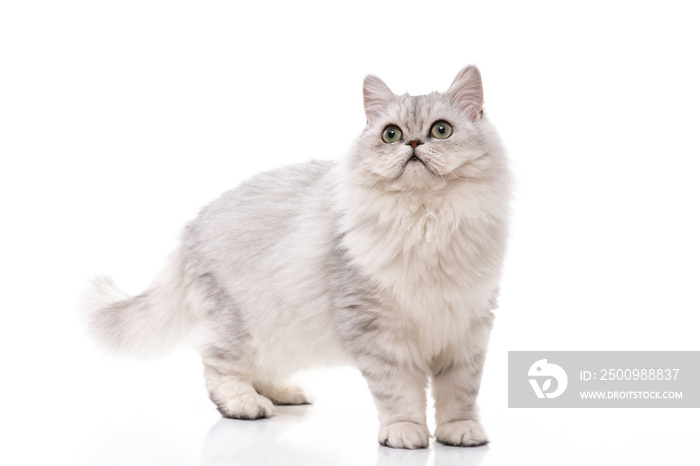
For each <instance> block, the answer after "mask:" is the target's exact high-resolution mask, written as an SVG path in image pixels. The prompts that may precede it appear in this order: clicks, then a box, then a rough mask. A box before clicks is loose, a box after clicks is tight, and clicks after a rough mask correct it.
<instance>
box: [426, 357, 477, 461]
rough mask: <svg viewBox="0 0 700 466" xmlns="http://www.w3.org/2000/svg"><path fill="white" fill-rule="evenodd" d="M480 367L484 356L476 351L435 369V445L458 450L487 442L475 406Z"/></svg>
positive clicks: (433, 383) (433, 381)
mask: <svg viewBox="0 0 700 466" xmlns="http://www.w3.org/2000/svg"><path fill="white" fill-rule="evenodd" d="M483 365H484V353H483V352H479V353H477V354H475V355H472V356H470V357H465V358H464V359H462V360H460V361H451V362H449V363H447V364H446V365H445V366H444V367H440V368H437V369H436V370H435V373H434V374H433V379H432V386H433V396H434V398H435V422H436V429H435V438H436V440H437V441H438V442H440V443H443V444H445V445H453V446H460V447H476V446H479V445H485V444H486V443H488V438H487V437H486V434H485V433H484V429H483V427H482V426H481V423H480V422H479V414H478V409H477V406H476V398H477V396H478V394H479V385H480V383H481V371H482V368H483Z"/></svg>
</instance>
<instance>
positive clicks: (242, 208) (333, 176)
mask: <svg viewBox="0 0 700 466" xmlns="http://www.w3.org/2000/svg"><path fill="white" fill-rule="evenodd" d="M363 96H364V108H365V114H366V117H367V125H366V127H365V128H364V131H362V133H361V134H360V136H359V138H358V139H357V141H356V142H355V144H354V145H353V146H352V148H351V150H350V151H349V153H348V154H347V156H346V157H344V158H343V159H342V160H341V161H339V162H330V161H311V162H308V163H302V164H297V165H291V166H287V167H284V168H280V169H276V170H272V171H269V172H266V173H263V174H260V175H258V176H255V177H254V178H252V179H250V180H248V181H246V182H244V183H242V184H241V185H240V186H239V187H237V188H235V189H233V190H231V191H229V192H227V193H225V194H224V195H223V196H221V197H220V198H219V199H218V200H215V201H214V202H212V203H211V204H209V205H208V206H207V207H205V208H204V209H203V210H202V211H201V212H200V214H199V216H198V217H197V218H196V219H195V220H194V221H192V222H191V223H189V224H188V225H187V226H186V228H185V230H184V233H183V235H182V241H181V244H180V246H179V247H178V248H177V250H176V251H175V253H174V254H173V255H172V256H171V257H170V259H169V261H168V264H167V266H166V267H165V269H164V271H163V272H162V273H161V275H160V276H159V277H158V278H157V279H156V281H155V282H154V283H153V285H152V286H151V287H150V288H149V289H148V290H147V291H145V292H144V293H142V294H140V295H138V296H134V297H130V296H128V295H126V294H124V293H123V292H121V291H119V290H118V289H117V288H116V287H115V286H114V284H113V282H112V281H111V279H109V278H107V277H98V278H96V279H94V280H93V285H94V286H93V287H92V288H91V291H90V292H89V295H88V296H87V297H86V302H85V303H86V306H87V308H88V311H89V313H88V324H89V327H90V329H91V331H92V332H93V333H94V334H95V335H96V336H97V337H98V338H99V339H100V340H101V341H102V342H103V343H104V344H106V346H107V347H109V348H111V349H113V350H116V351H119V352H125V353H135V354H146V353H149V352H152V351H157V350H159V349H167V348H168V347H170V346H171V345H173V344H174V343H176V342H177V341H179V340H181V339H182V338H184V337H185V336H186V335H187V334H188V333H189V332H190V331H191V330H192V329H194V328H196V329H197V335H198V341H199V344H198V346H199V351H200V353H201V356H202V361H203V364H204V376H205V382H206V387H207V389H208V391H209V394H210V398H211V400H212V401H213V402H214V404H215V405H216V407H217V408H218V410H219V411H220V412H221V414H222V415H223V416H225V417H230V418H237V419H258V418H266V417H269V416H271V415H272V414H273V411H274V409H273V405H287V404H289V405H297V404H305V403H308V402H309V401H310V398H309V396H308V395H307V394H306V393H305V392H304V390H302V389H300V388H298V387H295V386H293V385H289V384H288V383H287V380H288V378H289V377H290V376H291V375H292V374H294V373H295V372H297V371H299V370H302V369H305V368H309V367H312V366H324V365H333V364H354V365H355V366H356V367H358V368H359V370H360V371H361V372H362V374H363V375H364V377H365V379H366V381H367V384H368V386H369V389H370V391H371V393H372V395H373V398H374V400H375V404H376V407H377V410H378V413H379V424H380V431H379V437H378V440H379V443H380V444H382V445H386V446H389V447H394V448H410V449H413V448H424V447H427V446H428V444H429V439H430V432H429V430H428V427H427V424H426V392H427V387H428V383H429V380H430V381H431V386H432V394H433V396H434V399H435V412H436V429H435V438H436V440H437V441H439V442H441V443H443V444H447V445H455V446H465V447H468V446H477V445H483V444H485V443H487V442H488V440H487V437H486V435H485V433H484V430H483V428H482V426H481V424H480V421H479V416H478V411H477V406H476V398H477V394H478V392H479V385H480V380H481V372H482V367H483V364H484V357H485V353H486V348H487V342H488V338H489V334H490V331H491V326H492V321H493V312H492V311H493V309H494V308H495V307H496V298H497V295H498V289H499V279H500V274H501V268H502V263H503V260H504V255H505V249H506V240H507V223H508V222H507V221H508V202H509V198H510V185H511V176H510V174H509V170H508V166H507V160H506V156H505V153H504V150H503V148H502V145H501V143H500V141H499V138H498V136H497V134H496V132H495V130H494V128H493V126H492V125H491V124H490V123H489V122H488V120H487V118H486V116H485V115H484V113H483V87H482V81H481V75H480V73H479V71H478V69H477V68H476V67H474V66H468V67H466V68H464V69H463V70H461V71H460V72H459V73H458V75H457V77H456V78H455V79H454V81H453V83H452V84H451V86H450V87H449V89H448V90H447V91H446V92H444V93H438V92H433V93H431V94H428V95H421V96H411V95H408V94H404V95H395V94H394V93H393V92H392V91H391V90H390V89H389V88H388V87H387V85H386V84H385V83H384V82H383V81H382V80H381V79H379V78H378V77H375V76H372V75H369V76H367V77H366V78H365V80H364V83H363Z"/></svg>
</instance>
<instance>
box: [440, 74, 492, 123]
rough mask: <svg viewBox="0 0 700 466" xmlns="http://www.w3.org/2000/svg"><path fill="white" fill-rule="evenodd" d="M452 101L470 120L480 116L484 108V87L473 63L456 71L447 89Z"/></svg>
mask: <svg viewBox="0 0 700 466" xmlns="http://www.w3.org/2000/svg"><path fill="white" fill-rule="evenodd" d="M447 95H449V96H450V98H451V99H452V103H454V104H455V105H456V106H458V107H459V108H461V109H462V110H464V111H465V112H466V113H467V115H469V119H470V120H471V121H475V120H477V119H479V118H480V117H481V111H482V110H483V109H484V88H483V86H482V84H481V73H479V70H478V69H477V68H476V66H474V65H469V66H467V67H466V68H464V69H462V71H460V72H459V73H457V77H456V78H455V80H454V81H452V85H451V86H450V88H449V89H448V90H447Z"/></svg>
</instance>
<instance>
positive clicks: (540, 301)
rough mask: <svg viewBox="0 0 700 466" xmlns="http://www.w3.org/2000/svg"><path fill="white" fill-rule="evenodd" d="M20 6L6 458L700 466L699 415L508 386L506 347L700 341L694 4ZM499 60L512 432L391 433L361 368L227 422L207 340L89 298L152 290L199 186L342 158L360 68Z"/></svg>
mask: <svg viewBox="0 0 700 466" xmlns="http://www.w3.org/2000/svg"><path fill="white" fill-rule="evenodd" d="M245 3H246V5H245V6H243V5H244V2H238V3H236V2H230V1H228V2H180V1H162V2H155V1H144V0H139V1H120V2H95V1H84V2H77V1H63V2H49V1H47V2H35V1H21V2H20V1H16V2H12V1H6V2H3V3H2V4H0V157H2V159H1V165H0V215H1V216H2V227H1V229H0V254H1V255H0V284H1V285H0V286H1V287H2V288H1V293H2V301H1V303H2V310H1V311H0V312H1V314H0V358H2V359H1V365H0V374H1V380H0V403H1V405H0V407H1V410H0V426H1V429H2V432H1V433H0V434H1V435H0V438H1V439H2V440H1V441H0V462H2V464H71V465H80V464H94V465H113V464H114V465H117V464H129V465H141V464H143V465H160V464H163V465H165V464H167V465H180V464H182V465H185V464H198V463H202V464H208V465H211V464H217V465H223V464H323V465H330V464H349V465H360V464H375V463H376V464H381V465H385V464H402V465H404V464H405V465H421V466H422V465H424V464H475V465H476V464H483V465H491V464H496V465H500V464H513V463H515V462H517V463H523V464H537V465H539V466H541V465H550V464H551V465H560V464H589V463H594V464H656V463H660V464H674V465H686V464H688V465H689V464H698V462H699V461H700V454H699V453H698V451H697V448H696V447H695V445H694V443H695V442H696V441H697V438H698V434H699V433H700V429H699V428H698V425H699V421H700V412H699V411H698V410H697V409H685V410H682V409H677V410H672V409H655V410H652V409H647V410H641V409H619V410H613V409H599V410H574V409H558V410H546V409H540V410H537V409H535V410H516V409H508V408H507V387H506V382H507V377H506V369H507V364H506V362H507V351H509V350H697V349H700V348H698V337H697V335H698V318H697V314H698V311H700V294H699V293H698V288H697V287H698V283H700V265H699V264H700V246H698V244H699V242H698V238H700V220H699V214H698V212H699V209H698V201H699V200H700V183H698V182H697V177H698V174H699V173H700V162H699V159H700V143H699V142H698V128H700V116H699V115H700V84H699V83H700V61H699V60H698V44H700V32H699V31H700V28H698V25H697V18H698V12H697V11H695V10H694V8H692V7H691V6H690V5H691V4H692V2H687V3H678V2H663V3H661V2H658V3H657V5H656V6H653V5H649V4H648V3H646V2H629V3H623V2H601V3H597V2H585V3H584V2H581V3H579V4H575V3H572V2H551V3H542V2H513V3H500V2H489V3H488V4H486V2H483V3H480V4H473V3H469V2H451V1H441V2H424V3H413V2H400V3H393V4H385V3H383V2H360V1H353V2H348V3H346V4H343V5H336V4H335V3H333V2H323V3H321V2H319V3H316V4H311V3H306V2H299V1H294V2H277V3H275V2H258V3H257V4H255V6H253V2H245ZM470 63H473V64H476V65H478V66H479V67H480V69H481V71H482V75H483V78H484V86H485V99H486V111H487V112H488V114H489V116H490V118H491V120H492V121H493V122H494V124H495V125H496V126H497V127H498V129H499V130H500V133H501V135H502V138H503V141H504V144H505V145H506V147H507V149H508V152H509V154H510V157H511V160H512V166H513V170H514V172H515V175H516V177H517V182H518V187H517V191H516V197H515V202H514V204H513V228H512V239H511V242H510V251H509V256H508V260H507V264H506V269H505V276H504V279H503V284H502V297H501V307H500V309H499V310H498V311H497V319H496V323H495V328H494V332H493V336H492V340H491V345H490V352H489V356H488V360H487V366H486V372H485V377H484V381H483V385H482V393H481V396H480V403H481V407H482V417H483V421H484V424H485V427H486V429H487V431H488V432H489V434H490V438H491V440H492V443H491V445H490V446H488V447H482V448H477V449H458V448H449V447H443V446H441V445H433V444H431V448H430V449H429V450H424V451H420V452H403V451H396V450H390V449H386V448H380V447H378V446H377V444H376V434H377V421H376V413H375V411H374V407H373V405H372V401H371V398H370V397H369V393H368V390H367V388H366V386H365V384H364V382H363V380H362V379H361V377H360V376H359V374H358V373H356V372H355V371H354V370H351V369H346V370H338V371H327V372H319V373H315V374H311V375H307V376H306V377H305V379H306V382H307V383H308V384H309V385H310V388H311V389H312V390H313V391H314V392H315V394H316V396H317V398H318V402H317V404H316V405H315V406H313V407H301V408H298V407H297V408H294V407H290V408H284V409H280V410H279V412H278V415H277V416H276V417H275V418H273V419H271V420H268V421H260V422H240V421H238V422H237V421H221V420H219V415H218V413H217V412H216V411H215V409H214V408H213V406H212V405H211V404H210V402H209V401H208V399H207V396H206V392H205V390H204V384H203V381H202V377H201V373H200V372H201V368H200V363H199V360H198V357H197V355H196V353H195V352H194V351H193V350H191V349H188V348H182V349H180V350H178V351H177V352H175V353H174V354H172V355H171V356H169V357H166V358H164V359H161V360H154V361H137V360H128V359H119V358H114V357H110V356H108V355H105V354H103V353H101V352H100V351H99V350H97V349H96V348H95V346H94V345H93V343H92V342H91V341H90V340H89V339H88V338H87V337H86V335H85V333H84V331H83V329H82V328H81V326H80V325H79V320H78V318H77V316H76V313H75V307H76V305H75V303H76V301H77V298H78V296H79V295H80V294H81V292H82V291H83V290H84V289H85V286H86V281H87V279H88V278H89V277H91V276H92V275H94V274H97V273H110V274H112V275H113V276H114V277H115V278H116V280H117V282H118V283H119V284H120V285H122V286H123V287H124V288H125V289H126V290H128V291H130V292H134V293H136V292H140V291H141V290H142V289H144V288H145V287H146V286H147V285H148V283H149V282H150V280H151V279H152V278H153V277H155V275H156V274H157V272H158V271H159V269H160V266H161V263H162V260H163V259H164V258H165V257H166V255H167V254H168V253H169V252H170V251H171V250H172V249H173V248H174V246H175V244H176V241H177V237H178V234H179V231H180V229H181V227H182V226H183V225H184V223H185V222H186V221H188V220H189V219H191V218H192V217H193V216H194V215H195V214H196V212H197V211H198V209H199V208H201V207H202V206H203V205H205V204H206V203H207V202H209V201H210V200H212V199H213V198H215V197H216V196H217V195H219V194H220V193H221V192H223V191H225V190H227V189H229V188H231V187H234V186H235V185H236V184H238V183H239V182H240V181H241V180H243V179H245V178H247V177H249V176H251V175H253V174H255V173H257V172H260V171H262V170H265V169H268V168H272V167H276V166H280V165H283V164H288V163H292V162H300V161H305V160H308V159H311V158H319V159H324V158H331V159H337V158H339V157H342V155H343V154H344V153H345V151H346V150H347V148H348V147H349V145H350V143H351V141H352V140H353V138H354V137H356V135H357V134H359V132H360V131H361V130H362V128H363V125H364V114H363V109H362V99H361V82H362V78H363V77H364V76H365V75H366V74H368V73H373V74H377V75H379V76H380V77H382V78H383V79H384V80H385V81H386V82H387V83H388V84H389V85H390V87H392V89H393V90H394V91H395V92H397V93H403V92H410V93H412V94H422V93H427V92H430V91H432V90H444V89H446V88H447V87H448V86H449V84H450V82H451V80H452V78H453V77H454V75H455V74H456V73H457V71H458V70H459V69H460V68H462V67H463V66H465V65H467V64H470Z"/></svg>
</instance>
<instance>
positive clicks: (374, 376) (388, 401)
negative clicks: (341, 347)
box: [358, 351, 430, 449]
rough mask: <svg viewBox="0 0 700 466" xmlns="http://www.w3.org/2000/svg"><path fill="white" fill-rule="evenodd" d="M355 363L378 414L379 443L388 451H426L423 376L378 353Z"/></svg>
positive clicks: (419, 372) (426, 436)
mask: <svg viewBox="0 0 700 466" xmlns="http://www.w3.org/2000/svg"><path fill="white" fill-rule="evenodd" d="M371 353H374V354H371ZM358 363H359V366H360V370H361V371H362V374H363V375H364V376H365V379H366V380H367V384H368V385H369V389H370V391H371V392H372V396H373V397H374V401H375V403H376V405H377V410H378V411H379V427H380V428H379V438H378V440H379V443H380V444H382V445H385V446H387V447H392V448H409V449H415V448H425V447H427V446H428V442H429V440H430V431H429V430H428V426H427V424H426V418H425V409H426V397H425V391H426V386H427V376H426V375H425V374H424V373H423V372H421V371H420V370H418V369H417V368H415V367H410V366H408V365H401V364H399V362H398V360H396V359H395V358H393V357H392V356H389V355H387V354H381V353H378V352H372V351H367V352H366V353H365V354H363V355H362V356H361V357H360V358H359V361H358Z"/></svg>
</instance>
